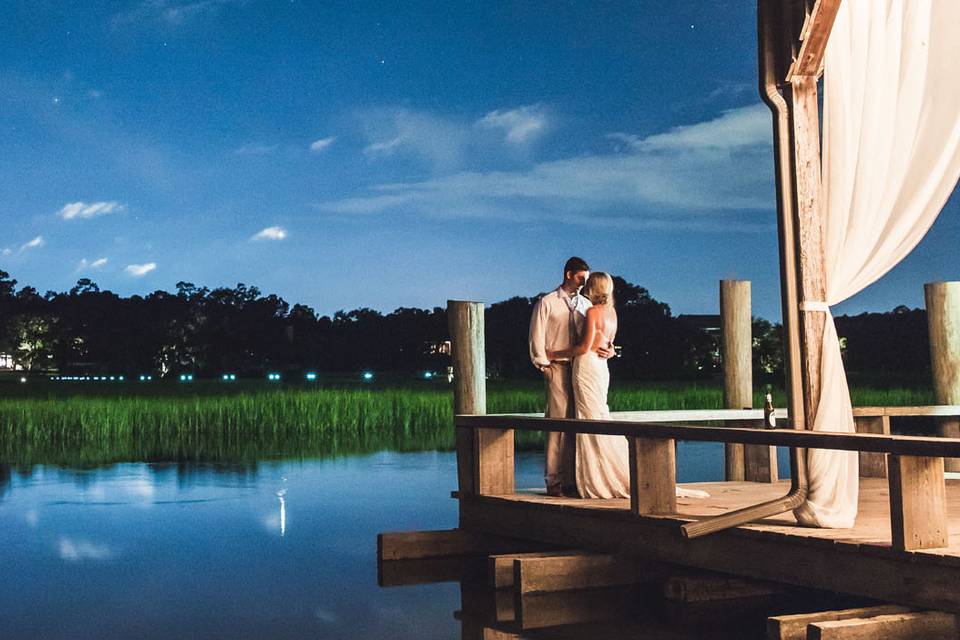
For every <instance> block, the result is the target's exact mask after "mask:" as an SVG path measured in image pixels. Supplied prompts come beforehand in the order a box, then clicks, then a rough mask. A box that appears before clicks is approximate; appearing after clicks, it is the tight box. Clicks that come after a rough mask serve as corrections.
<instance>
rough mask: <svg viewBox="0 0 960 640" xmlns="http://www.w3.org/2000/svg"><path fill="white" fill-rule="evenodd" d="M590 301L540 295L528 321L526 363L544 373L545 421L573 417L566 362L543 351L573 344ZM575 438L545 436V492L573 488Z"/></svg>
mask: <svg viewBox="0 0 960 640" xmlns="http://www.w3.org/2000/svg"><path fill="white" fill-rule="evenodd" d="M590 306H591V305H590V301H589V300H587V299H586V298H585V297H583V296H581V295H579V294H576V295H574V296H568V295H567V293H566V292H565V291H564V290H563V289H562V288H560V287H557V289H555V290H554V291H551V292H550V293H548V294H545V295H544V296H542V297H541V298H540V299H539V300H537V303H536V304H535V305H534V307H533V315H532V317H531V318H530V361H531V362H533V365H534V366H535V367H537V368H538V369H541V370H543V371H544V381H545V382H546V388H547V408H546V412H545V415H546V417H548V418H574V417H576V405H575V403H574V397H573V375H572V371H571V367H570V359H569V358H562V359H559V360H554V361H552V362H551V361H550V359H549V358H547V350H551V351H560V350H562V349H569V348H570V347H572V346H574V345H576V342H577V336H579V335H580V333H581V332H582V330H583V323H584V319H585V316H586V312H587V309H589V308H590ZM576 452H577V450H576V437H574V436H567V435H566V434H564V433H561V432H550V433H548V434H547V446H546V464H545V467H546V469H545V472H544V481H545V482H546V485H547V489H548V490H551V489H553V490H556V489H560V488H562V487H574V486H575V485H576V477H575V473H576Z"/></svg>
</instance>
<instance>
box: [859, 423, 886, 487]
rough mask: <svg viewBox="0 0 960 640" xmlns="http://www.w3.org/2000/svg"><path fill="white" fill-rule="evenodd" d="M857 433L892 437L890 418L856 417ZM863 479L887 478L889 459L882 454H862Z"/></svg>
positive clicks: (863, 452) (861, 474)
mask: <svg viewBox="0 0 960 640" xmlns="http://www.w3.org/2000/svg"><path fill="white" fill-rule="evenodd" d="M853 423H854V425H855V427H856V430H857V433H882V434H884V435H890V416H854V418H853ZM860 477H861V478H886V477H887V457H886V455H884V454H882V453H874V452H871V451H861V452H860Z"/></svg>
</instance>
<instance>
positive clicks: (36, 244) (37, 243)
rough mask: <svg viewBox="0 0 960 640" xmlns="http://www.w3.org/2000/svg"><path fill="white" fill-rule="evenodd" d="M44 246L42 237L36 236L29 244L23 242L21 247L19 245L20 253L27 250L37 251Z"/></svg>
mask: <svg viewBox="0 0 960 640" xmlns="http://www.w3.org/2000/svg"><path fill="white" fill-rule="evenodd" d="M44 244H46V242H45V241H44V239H43V236H37V237H36V238H34V239H33V240H31V241H30V242H24V243H23V244H22V245H20V251H26V250H27V249H37V248H39V247H42V246H43V245H44Z"/></svg>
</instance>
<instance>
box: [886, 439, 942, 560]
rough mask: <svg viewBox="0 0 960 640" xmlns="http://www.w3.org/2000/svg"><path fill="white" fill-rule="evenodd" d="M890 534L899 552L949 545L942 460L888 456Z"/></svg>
mask: <svg viewBox="0 0 960 640" xmlns="http://www.w3.org/2000/svg"><path fill="white" fill-rule="evenodd" d="M887 470H888V473H889V479H888V481H889V483H890V532H891V536H892V538H893V543H892V544H893V547H894V548H895V549H898V550H901V551H909V550H912V549H937V548H940V547H946V546H948V545H949V533H948V527H947V487H946V482H945V480H944V477H943V458H927V457H918V456H899V455H891V456H890V457H889V459H888V462H887Z"/></svg>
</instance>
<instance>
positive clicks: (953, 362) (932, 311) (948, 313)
mask: <svg viewBox="0 0 960 640" xmlns="http://www.w3.org/2000/svg"><path fill="white" fill-rule="evenodd" d="M923 293H924V298H925V301H926V307H927V327H928V330H929V332H930V364H931V368H932V369H933V391H934V397H935V398H936V401H937V404H960V282H930V283H928V284H925V285H924V286H923ZM939 428H940V435H942V436H943V437H945V438H960V419H958V418H944V419H942V420H940V426H939ZM946 470H947V471H960V458H948V459H947V461H946Z"/></svg>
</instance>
